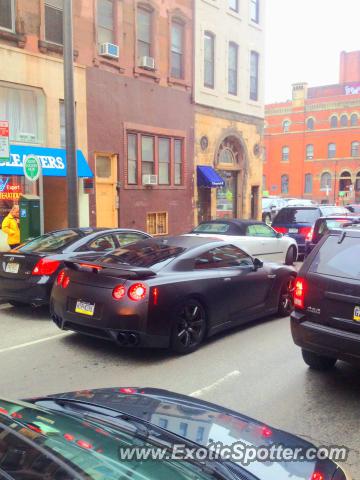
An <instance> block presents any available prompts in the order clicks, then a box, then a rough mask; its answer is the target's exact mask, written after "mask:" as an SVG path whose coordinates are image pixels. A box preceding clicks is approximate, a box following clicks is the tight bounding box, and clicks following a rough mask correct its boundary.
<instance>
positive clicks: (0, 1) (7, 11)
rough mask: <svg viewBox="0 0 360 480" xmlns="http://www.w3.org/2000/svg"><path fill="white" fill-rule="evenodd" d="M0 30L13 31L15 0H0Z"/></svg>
mask: <svg viewBox="0 0 360 480" xmlns="http://www.w3.org/2000/svg"><path fill="white" fill-rule="evenodd" d="M0 28H1V29H3V30H9V31H11V32H13V31H15V0H0Z"/></svg>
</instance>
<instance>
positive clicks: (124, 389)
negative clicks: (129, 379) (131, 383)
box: [119, 387, 137, 395]
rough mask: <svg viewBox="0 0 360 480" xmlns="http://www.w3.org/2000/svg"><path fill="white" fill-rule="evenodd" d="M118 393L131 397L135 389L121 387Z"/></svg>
mask: <svg viewBox="0 0 360 480" xmlns="http://www.w3.org/2000/svg"><path fill="white" fill-rule="evenodd" d="M119 392H120V393H126V394H128V395H132V394H133V393H136V392H137V390H136V388H132V387H123V388H119Z"/></svg>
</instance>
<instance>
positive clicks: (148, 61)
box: [139, 57, 155, 70]
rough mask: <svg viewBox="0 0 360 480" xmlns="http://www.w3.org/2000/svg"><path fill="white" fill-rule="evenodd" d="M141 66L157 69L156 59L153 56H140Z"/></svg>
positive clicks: (146, 68) (147, 68)
mask: <svg viewBox="0 0 360 480" xmlns="http://www.w3.org/2000/svg"><path fill="white" fill-rule="evenodd" d="M139 67H141V68H145V70H155V59H154V58H153V57H140V59H139Z"/></svg>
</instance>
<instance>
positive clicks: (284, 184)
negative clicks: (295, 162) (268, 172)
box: [281, 175, 289, 193]
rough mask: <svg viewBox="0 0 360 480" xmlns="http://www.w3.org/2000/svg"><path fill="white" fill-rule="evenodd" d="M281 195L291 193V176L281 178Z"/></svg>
mask: <svg viewBox="0 0 360 480" xmlns="http://www.w3.org/2000/svg"><path fill="white" fill-rule="evenodd" d="M281 193H289V175H282V176H281Z"/></svg>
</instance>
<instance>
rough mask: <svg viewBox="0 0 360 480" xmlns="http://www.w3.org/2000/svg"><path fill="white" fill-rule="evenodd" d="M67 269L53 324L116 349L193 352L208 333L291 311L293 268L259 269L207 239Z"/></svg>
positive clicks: (163, 244) (130, 249)
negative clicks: (112, 343)
mask: <svg viewBox="0 0 360 480" xmlns="http://www.w3.org/2000/svg"><path fill="white" fill-rule="evenodd" d="M65 264H66V268H65V269H64V270H62V271H61V272H60V273H59V275H58V278H57V281H56V282H55V284H54V288H53V291H52V296H51V303H50V310H51V314H52V318H53V320H54V322H55V323H56V324H57V325H58V327H59V328H61V329H64V330H74V331H77V332H81V333H84V334H87V335H92V336H95V337H101V338H105V339H108V340H113V341H115V342H117V343H118V344H119V345H126V346H136V345H138V346H144V347H169V346H170V347H171V348H172V349H173V350H174V351H176V352H178V353H190V352H192V351H193V350H195V349H196V348H197V347H198V346H199V345H200V343H201V342H202V341H203V340H204V338H205V337H206V336H210V335H213V334H215V333H217V332H219V331H221V330H224V329H226V328H229V327H233V326H235V325H239V324H242V323H245V322H249V321H251V320H254V319H257V318H260V317H264V316H266V315H269V314H272V313H276V312H278V313H279V314H280V315H284V316H287V315H289V314H290V312H291V311H292V286H293V281H294V278H295V276H296V273H295V270H294V269H293V268H292V267H288V266H285V265H278V264H265V265H263V263H262V262H260V261H259V260H258V259H256V258H255V259H254V258H252V257H251V256H249V255H248V254H247V253H245V252H244V251H242V250H241V249H240V248H238V247H236V246H234V245H232V244H231V243H228V242H224V241H219V240H216V239H212V238H206V237H205V238H204V237H201V238H199V237H192V236H178V237H168V238H161V239H159V238H158V239H155V238H153V239H149V240H144V241H140V242H137V243H135V244H132V245H128V246H126V247H123V248H120V249H118V250H116V251H113V252H111V253H108V254H105V255H104V256H102V257H100V258H99V259H98V260H97V261H95V262H92V261H87V260H85V259H82V260H77V259H74V260H73V261H67V262H65Z"/></svg>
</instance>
